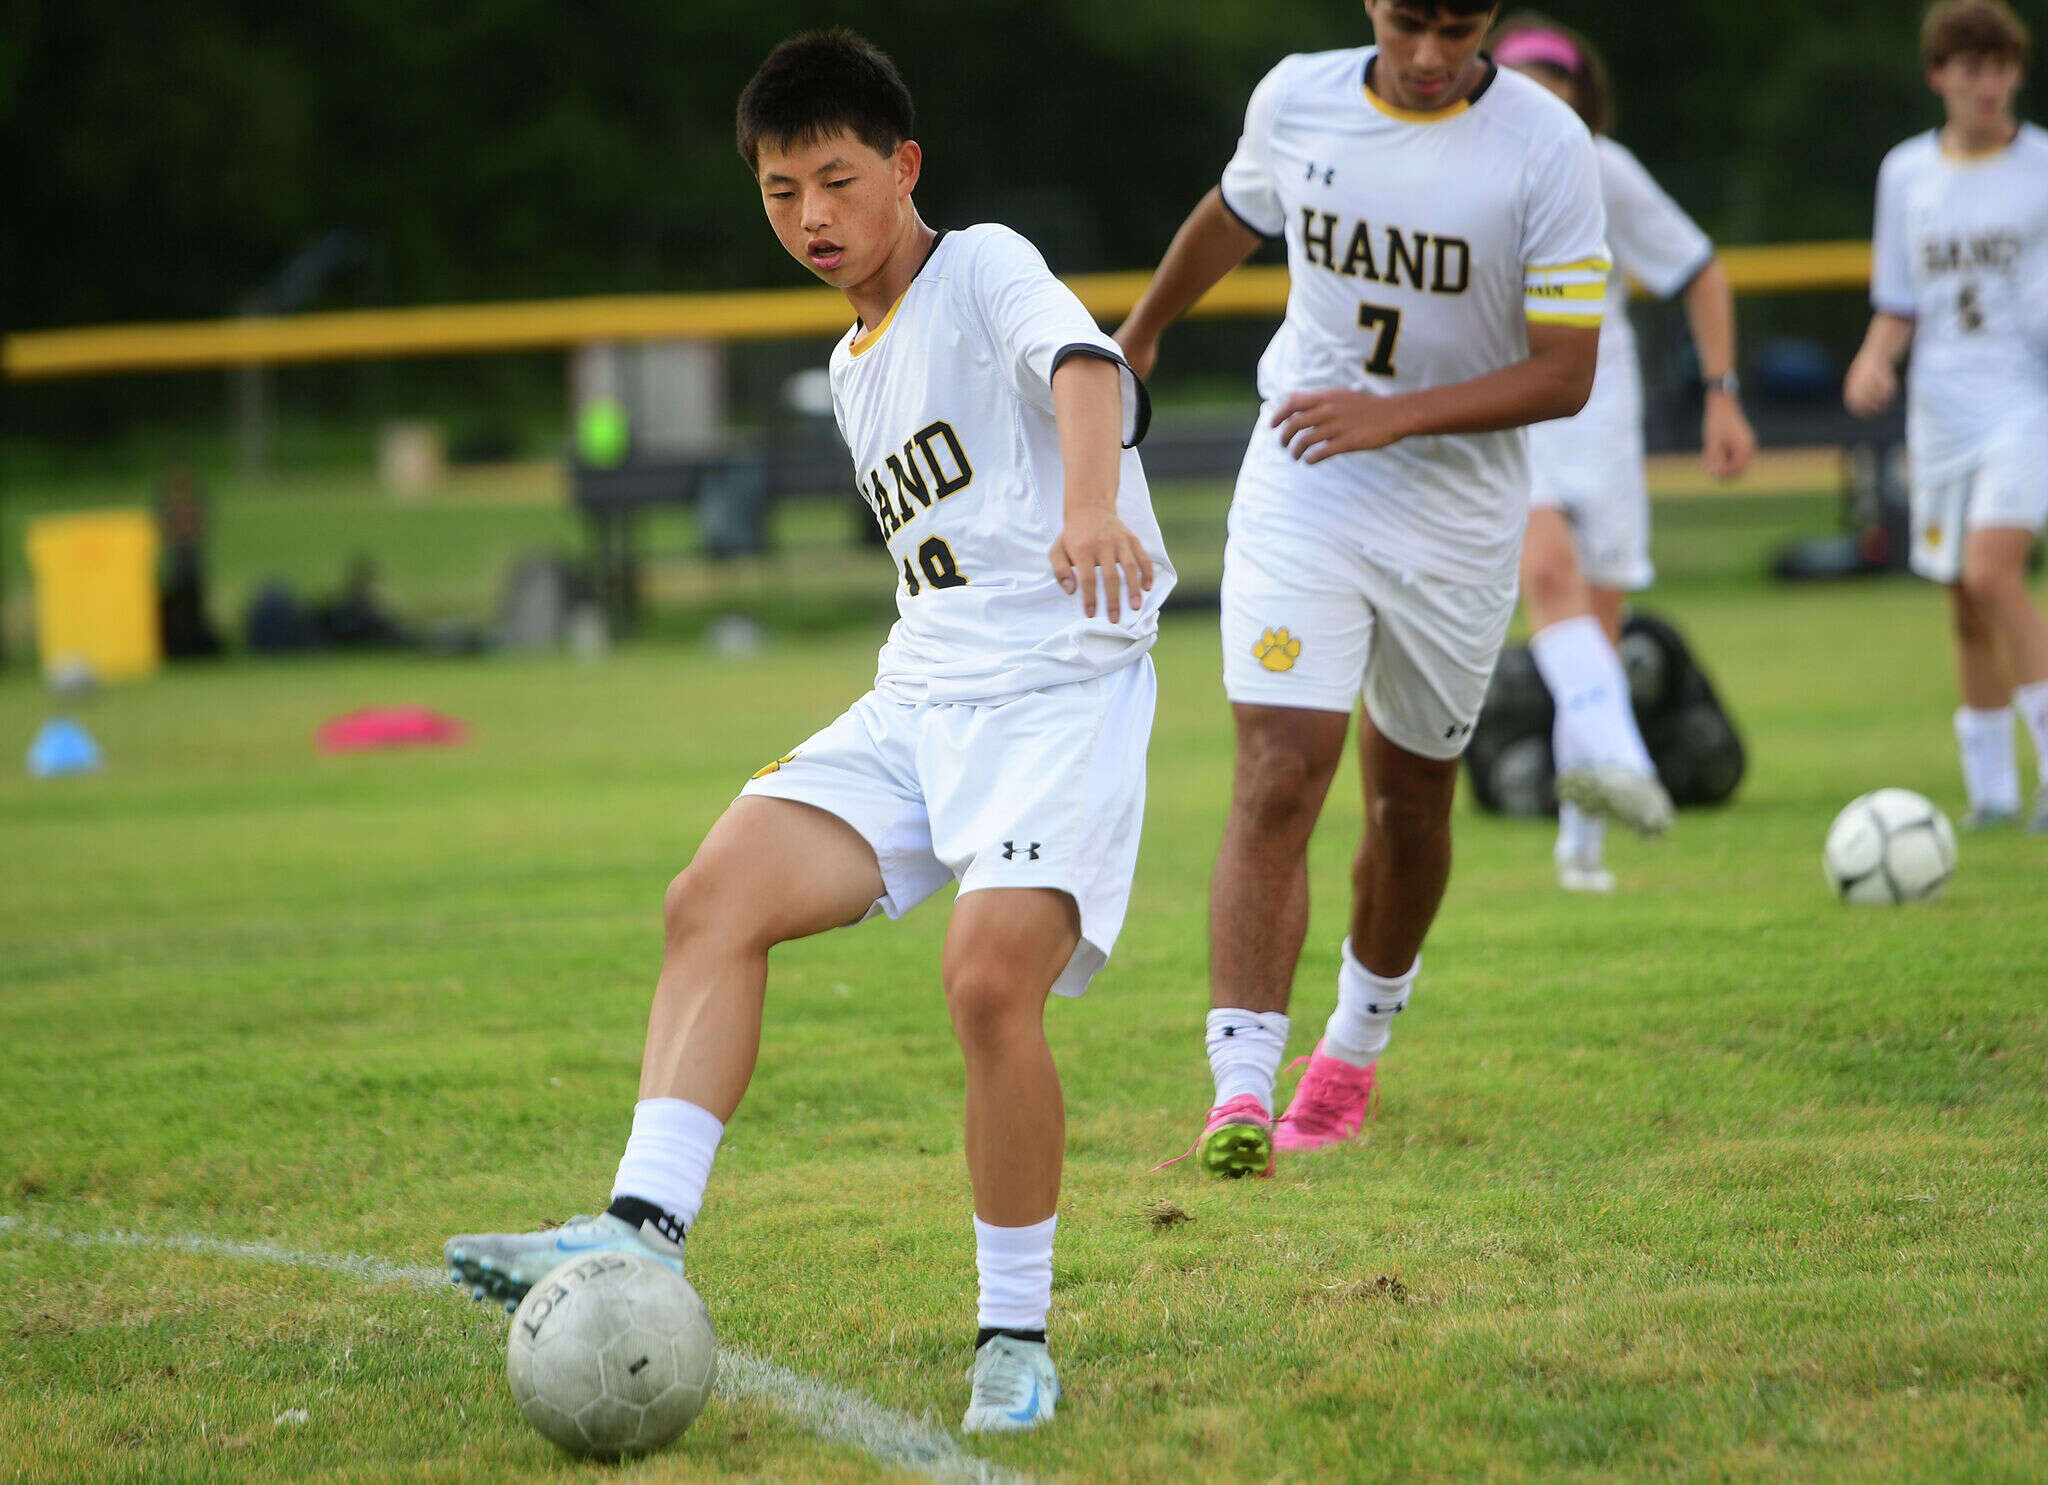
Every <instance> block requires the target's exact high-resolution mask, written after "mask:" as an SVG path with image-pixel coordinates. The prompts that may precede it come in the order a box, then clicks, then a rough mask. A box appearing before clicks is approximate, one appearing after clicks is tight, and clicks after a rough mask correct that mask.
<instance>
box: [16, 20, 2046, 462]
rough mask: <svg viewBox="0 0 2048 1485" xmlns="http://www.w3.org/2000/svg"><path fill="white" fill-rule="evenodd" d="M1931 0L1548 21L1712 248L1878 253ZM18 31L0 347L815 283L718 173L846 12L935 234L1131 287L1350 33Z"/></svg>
mask: <svg viewBox="0 0 2048 1485" xmlns="http://www.w3.org/2000/svg"><path fill="white" fill-rule="evenodd" d="M2036 8H2037V7H2036V6H2035V5H2032V4H2029V5H2023V7H2022V9H2023V10H2033V9H2036ZM1920 9H1921V0H1861V3H1856V4H1849V3H1846V0H1815V3H1810V4H1806V5H1802V6H1779V5H1750V4H1737V5H1705V4H1695V5H1682V6H1672V7H1663V6H1658V7H1651V8H1645V7H1643V6H1642V5H1640V4H1636V3H1632V0H1559V3H1558V4H1556V5H1554V6H1553V7H1551V10H1552V12H1553V13H1554V14H1556V15H1557V16H1558V17H1559V18H1560V19H1562V20H1565V21H1567V22H1569V23H1570V24H1572V25H1575V26H1577V27H1579V28H1581V29H1582V30H1584V31H1586V32H1587V33H1588V34H1590V35H1591V36H1592V37H1594V38H1595V40H1596V41H1597V42H1598V43H1600V44H1601V45H1602V46H1603V47H1604V48H1605V50H1606V52H1607V54H1608V57H1609V61H1610V64H1611V65H1612V68H1613V70H1614V73H1615V77H1616V84H1617V94H1618V104H1619V117H1618V126H1617V129H1616V133H1617V135H1618V137H1620V138H1622V139H1623V140H1625V141H1626V142H1627V143H1629V144H1630V145H1631V146H1632V147H1633V148H1634V149H1635V150H1636V151H1637V153H1638V154H1640V155H1641V156H1642V157H1643V159H1644V160H1645V161H1646V162H1647V163H1648V164H1649V166H1650V168H1651V169H1652V170H1653V171H1654V172H1655V173H1656V174H1657V175H1658V176H1659V177H1660V178H1661V179H1663V180H1664V181H1665V183H1666V184H1667V185H1668V186H1669V187H1670V188H1671V190H1672V191H1673V192H1674V194H1675V195H1676V196H1677V197H1678V198H1679V199H1680V200H1681V201H1682V202H1684V203H1685V204H1686V205H1687V206H1688V208H1689V209H1691V210H1692V211H1693V212H1694V213H1695V214H1696V215H1697V216H1698V217H1699V218H1700V220H1701V222H1702V223H1703V224H1704V225H1705V226H1706V227H1707V228H1708V230H1709V231H1710V232H1712V233H1714V234H1715V235H1716V236H1717V237H1718V238H1719V239H1721V240H1723V241H1729V242H1758V241H1780V240H1792V239H1799V238H1812V237H1835V236H1858V235H1861V234H1862V233H1864V232H1865V231H1867V229H1868V220H1869V213H1870V193H1871V188H1872V182H1873V180H1874V176H1875V172H1876V168H1877V163H1878V160H1879V158H1880V157H1881V155H1882V154H1883V152H1884V150H1885V149H1886V148H1888V147H1889V146H1890V145H1891V144H1892V143H1894V142H1896V141H1897V140H1898V139H1899V138H1900V137H1902V136H1903V135H1905V134H1906V133H1908V132H1910V131H1912V130H1914V129H1917V128H1921V127H1925V126H1927V125H1929V124H1931V123H1933V122H1934V120H1935V116H1936V108H1935V103H1934V100H1933V99H1932V98H1931V97H1930V96H1929V95H1927V93H1926V92H1925V89H1924V88H1923V87H1922V85H1921V83H1920V80H1919V75H1918V65H1917V61H1916V58H1915V51H1914V37H1915V31H1916V25H1917V18H1918V15H1919V12H1920ZM5 13H6V24H5V26H4V32H0V158H5V159H6V161H7V162H8V176H9V179H10V186H9V190H8V193H7V196H8V200H7V218H8V223H7V230H6V231H5V232H0V320H4V323H5V325H6V327H7V328H9V329H23V328H33V327H41V326H56V325H71V324H86V323H98V322H103V321H122V320H168V319H181V318H188V317H211V316H217V315H223V314H230V313H234V312H237V311H238V310H240V309H242V308H244V307H247V306H248V305H249V303H250V300H251V296H252V294H253V293H254V292H255V291H256V290H258V289H259V288H260V287H261V286H263V285H265V284H266V283H269V282H270V281H272V280H273V279H274V278H275V276H276V275H277V274H278V272H279V270H280V268H281V267H282V265H284V264H285V263H287V262H288V261H290V260H291V259H292V258H293V257H294V256H295V255H296V254H298V253H300V252H301V251H302V250H303V249H304V248H305V247H306V245H307V244H308V243H310V242H314V241H317V240H319V239H320V238H322V237H323V236H324V235H326V234H329V233H332V232H335V231H336V230H341V231H345V232H346V233H348V234H349V241H350V243H351V244H352V246H351V249H350V252H349V254H348V255H347V258H346V263H345V266H344V268H343V270H342V271H338V272H336V273H334V274H333V275H331V276H330V277H329V279H328V280H327V281H326V283H325V285H324V286H323V287H322V289H321V290H320V292H319V293H318V294H317V295H316V296H315V297H313V298H312V300H311V301H310V302H309V303H307V304H304V305H300V306H296V307H309V308H310V307H341V306H347V305H354V304H373V303H374V304H381V303H392V304H424V303H433V302H440V301H459V300H487V299H496V298H514V297H523V296H537V295H562V294H577V293H597V292H631V291H643V290H687V289H702V288H727V287H742V286H754V285H777V284H790V283H795V282H800V281H801V280H802V279H803V276H804V275H803V273H802V271H801V270H800V269H799V268H797V267H796V266H795V265H794V264H792V263H790V262H788V261H787V260H786V259H785V258H784V257H783V256H782V254H781V253H780V251H779V250H778V249H777V248H776V247H775V244H774V242H773V240H772V238H771V237H770V236H769V234H768V231H767V229H766V227H765V226H764V225H763V223H762V221H761V218H760V212H759V208H758V205H757V203H756V200H755V197H754V194H753V191H752V188H751V185H750V183H749V181H748V179H747V176H746V173H745V169H744V167H743V165H742V164H741V163H740V162H739V160H738V158H737V156H736V155H735V153H734V151H733V146H732V140H731V116H732V106H733V102H734V99H735V97H736V95H737V93H738V91H739V89H740V87H741V85H742V84H743V83H744V82H745V80H746V78H747V76H748V75H749V73H750V72H751V71H752V69H753V67H754V66H755V65H756V64H757V63H758V62H759V60H760V58H761V57H762V55H763V54H765V53H766V51H767V50H768V49H769V48H770V47H771V46H772V45H773V44H774V43H775V41H777V40H778V39H779V38H781V37H782V36H784V35H786V34H788V33H790V32H792V31H795V30H798V29H802V28H805V27H810V26H817V25H823V24H832V23H848V24H853V25H855V26H856V27H858V28H859V29H861V30H863V31H864V32H865V33H866V34H868V35H869V36H870V37H871V38H872V39H873V40H874V41H876V42H877V43H878V44H879V45H881V46H882V47H883V48H884V49H885V50H887V51H889V52H890V53H891V54H893V55H894V56H895V58H896V60H897V62H898V64H899V66H900V67H901V68H902V70H903V72H904V75H905V77H906V78H907V80H908V81H909V83H910V86H911V88H912V91H913V92H914V93H915V94H916V96H917V100H918V105H919V115H920V129H919V132H920V134H921V136H922V137H923V140H924V142H925V144H926V147H927V159H928V163H927V169H926V175H925V184H924V186H923V188H922V189H921V191H920V204H921V206H922V208H923V210H924V213H925V216H926V218H927V219H928V220H930V221H932V222H934V223H936V224H949V223H967V222H972V221H977V220H983V219H988V218H996V219H1000V220H1003V221H1007V222H1009V223H1011V224H1012V225H1014V226H1016V227H1017V228H1018V229H1019V230H1021V231H1023V232H1024V233H1025V234H1026V235H1028V236H1030V237H1032V238H1033V239H1034V240H1035V241H1037V242H1038V243H1039V245H1040V246H1041V247H1042V248H1043V249H1044V250H1045V252H1046V255H1047V257H1048V259H1049V260H1050V261H1051V262H1052V263H1053V264H1054V266H1055V267H1056V268H1057V269H1059V270H1060V271H1062V272H1071V271H1079V270H1086V269H1094V268H1130V267H1138V266H1144V265H1149V264H1150V263H1151V262H1153V261H1154V260H1155V259H1156V257H1157V255H1158V253H1159V251H1160V249H1161V248H1162V247H1163V246H1164V244H1165V242H1166V240H1167V238H1168V237H1169V236H1170V234H1171V233H1172V231H1173V229H1174V227H1175V225H1176V224H1177V223H1178V222H1179V220H1180V218H1181V216H1182V214H1183V213H1184V212H1185V211H1186V209H1187V208H1188V207H1189V206H1190V205H1191V204H1192V203H1193V202H1194V200H1195V199H1196V198H1197V196H1199V195H1200V194H1201V192H1202V191H1204V190H1206V189H1207V188H1208V186H1209V185H1210V184H1211V183H1213V181H1214V180H1215V178H1216V175H1217V173H1218V171H1219V170H1220V169H1221V167H1222V164H1223V162H1224V160H1225V159H1226V158H1227V157H1228V155H1229V153H1230V150H1231V147H1232V144H1233V142H1234V140H1235V138H1236V134H1237V130H1238V126H1239V123H1240V120H1241V116H1242V108H1243V105H1244V100H1245V97H1246V95H1247V94H1248V93H1249V91H1250V89H1251V87H1252V85H1253V84H1254V83H1255V82H1256V81H1257V80H1258V78H1259V77H1260V76H1261V75H1262V74H1263V73H1264V71H1265V70H1266V69H1267V68H1268V67H1270V66H1271V65H1272V63H1273V62H1274V61H1275V60H1277V59H1278V58H1279V57H1280V56H1282V55H1284V54H1285V53H1288V52H1291V51H1309V50H1318V49H1322V48H1328V47H1339V46H1350V45H1357V44H1359V43H1361V42H1363V41H1364V40H1366V39H1367V35H1368V28H1367V25H1366V22H1365V20H1364V17H1363V14H1362V12H1361V8H1360V6H1359V5H1358V4H1357V3H1356V0H1255V3H1247V0H1031V3H1024V0H978V3H974V4H967V5H963V4H959V3H957V0H945V3H941V0H887V3H878V4H871V5H868V6H866V7H861V8H859V9H858V10H855V9H851V8H849V7H846V6H841V5H832V4H827V3H822V0H685V3H681V4H671V5H654V6H649V5H645V4H628V3H625V0H584V3H581V4H577V5H563V4H560V3H555V0H483V3H479V4H474V5H468V6H451V7H447V8H445V9H443V8H441V7H437V6H421V5H418V4H416V3H411V0H317V3H313V4H308V5H304V6H289V7H288V6H281V5H277V4H275V3H272V0H264V3H258V0H181V3H179V4H176V5H165V6H135V5H131V4H128V3H125V0H63V3H58V0H13V3H11V4H9V5H7V7H6V12H5ZM2030 18H2031V19H2034V20H2035V21H2036V22H2037V24H2038V22H2039V17H2038V16H2032V17H2030ZM520 364H521V363H519V362H517V361H516V360H513V361H510V362H508V365H510V366H513V367H515V368H516V367H517V366H519V365H520ZM531 371H532V368H531V366H530V364H529V365H528V366H527V369H526V372H525V374H528V375H530V374H531ZM512 374H519V373H517V372H516V371H515V372H514V373H512ZM174 380H175V379H146V380H142V381H137V380H133V379H130V380H127V381H121V382H106V383H96V384H78V385H77V386H74V387H71V388H68V389H66V388H59V387H52V388H48V389H42V390H39V391H37V392H35V393H34V394H33V395H32V396H30V397H26V398H25V397H23V396H22V395H20V394H19V393H18V392H17V394H16V395H14V396H10V397H9V399H8V401H9V405H10V409H11V411H10V415H9V419H8V421H9V422H10V423H12V424H14V425H15V429H16V431H17V432H20V431H23V429H24V426H25V425H30V426H36V427H37V428H38V431H41V432H44V433H63V432H66V431H69V432H70V433H71V434H73V435H78V434H83V433H86V432H88V431H90V430H93V429H99V430H102V431H103V430H104V429H105V428H106V427H107V426H108V423H109V420H112V421H113V422H116V423H118V422H120V421H122V420H124V419H129V418H134V417H138V416H144V415H146V413H147V412H148V410H149V409H150V408H151V407H152V406H155V405H157V404H158V403H159V402H160V401H162V400H163V399H169V401H170V402H171V403H173V404H175V403H176V402H178V401H182V400H184V399H186V398H188V397H191V396H194V395H197V394H196V393H195V392H194V391H193V390H192V389H191V387H190V385H189V383H190V380H191V379H186V381H185V382H182V383H179V384H178V385H177V386H176V387H173V386H172V385H171V382H172V381H174ZM330 381H333V379H332V378H330ZM335 385H341V386H343V387H344V388H345V389H346V388H359V387H360V386H361V385H362V380H361V379H360V378H358V379H356V380H353V381H344V382H337V383H335ZM205 395H207V396H210V397H213V398H215V399H217V397H218V387H217V385H215V386H214V387H213V388H211V389H209V390H208V391H207V392H206V394H205ZM351 395H352V394H351ZM344 400H345V399H344Z"/></svg>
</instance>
